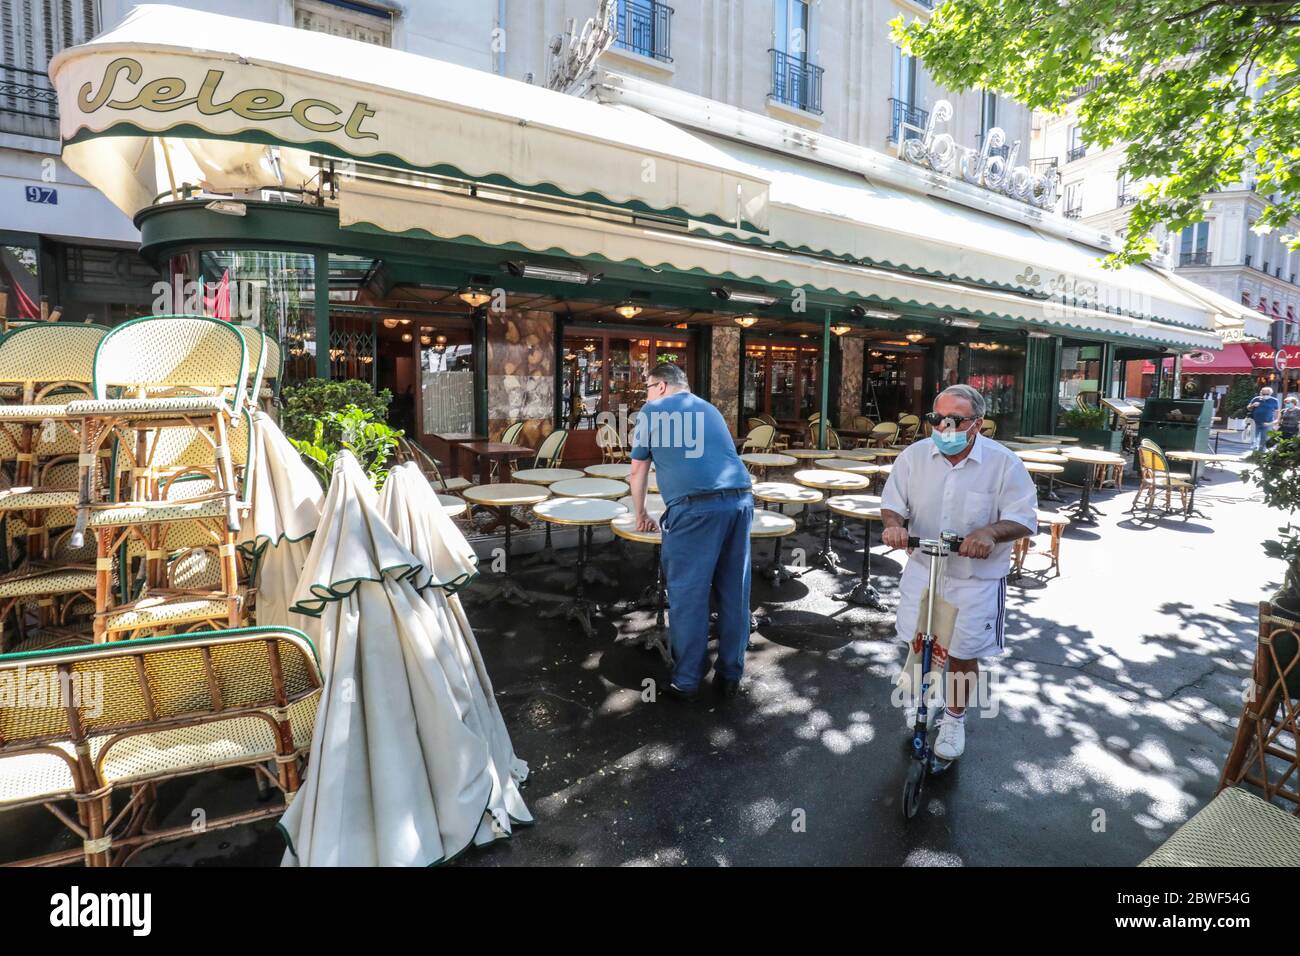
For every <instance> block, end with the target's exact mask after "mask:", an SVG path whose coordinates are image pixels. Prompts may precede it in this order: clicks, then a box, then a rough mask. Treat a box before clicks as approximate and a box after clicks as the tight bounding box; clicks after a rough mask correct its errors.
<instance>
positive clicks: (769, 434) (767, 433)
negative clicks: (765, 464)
mask: <svg viewBox="0 0 1300 956" xmlns="http://www.w3.org/2000/svg"><path fill="white" fill-rule="evenodd" d="M775 440H776V429H775V428H773V427H772V426H771V425H756V426H755V427H754V428H751V429H750V430H749V434H748V435H746V436H745V442H744V444H742V445H741V446H740V453H741V454H742V455H744V454H746V453H748V452H764V451H770V450H771V449H772V445H773V442H774V441H775Z"/></svg>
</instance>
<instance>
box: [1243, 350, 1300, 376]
mask: <svg viewBox="0 0 1300 956" xmlns="http://www.w3.org/2000/svg"><path fill="white" fill-rule="evenodd" d="M1245 348H1246V354H1247V355H1248V356H1250V364H1251V365H1253V366H1255V368H1271V369H1274V370H1276V371H1278V372H1284V371H1286V370H1287V369H1289V368H1300V345H1284V346H1282V347H1281V348H1280V349H1275V348H1273V346H1271V345H1261V344H1259V343H1256V344H1254V345H1247V346H1246V347H1245Z"/></svg>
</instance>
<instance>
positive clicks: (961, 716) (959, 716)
mask: <svg viewBox="0 0 1300 956" xmlns="http://www.w3.org/2000/svg"><path fill="white" fill-rule="evenodd" d="M944 710H945V711H946V712H947V716H949V717H951V718H952V719H953V720H965V719H966V711H964V710H963V711H962V712H961V713H960V714H954V713H953V712H952V708H951V707H945V708H944Z"/></svg>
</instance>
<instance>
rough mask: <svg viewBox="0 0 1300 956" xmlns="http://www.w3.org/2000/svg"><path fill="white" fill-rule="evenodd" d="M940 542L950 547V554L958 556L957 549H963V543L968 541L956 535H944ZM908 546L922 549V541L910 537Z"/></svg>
mask: <svg viewBox="0 0 1300 956" xmlns="http://www.w3.org/2000/svg"><path fill="white" fill-rule="evenodd" d="M939 540H940V541H941V542H942V543H943V544H946V545H947V546H948V551H949V553H950V554H956V553H957V549H958V548H960V547H961V543H962V542H963V541H965V540H966V539H965V538H959V537H957V536H956V535H944V536H943V537H941V538H940V539H939ZM907 546H908V547H909V548H919V547H921V539H920V538H917V537H912V536H910V535H909V536H908V538H907Z"/></svg>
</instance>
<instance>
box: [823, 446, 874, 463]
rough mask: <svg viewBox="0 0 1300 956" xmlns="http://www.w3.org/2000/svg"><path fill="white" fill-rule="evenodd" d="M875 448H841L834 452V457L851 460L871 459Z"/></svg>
mask: <svg viewBox="0 0 1300 956" xmlns="http://www.w3.org/2000/svg"><path fill="white" fill-rule="evenodd" d="M877 451H879V449H877V448H841V449H840V450H839V451H837V452H835V454H834V457H835V458H848V459H850V460H852V461H873V460H874V459H875V457H876V452H877Z"/></svg>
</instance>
